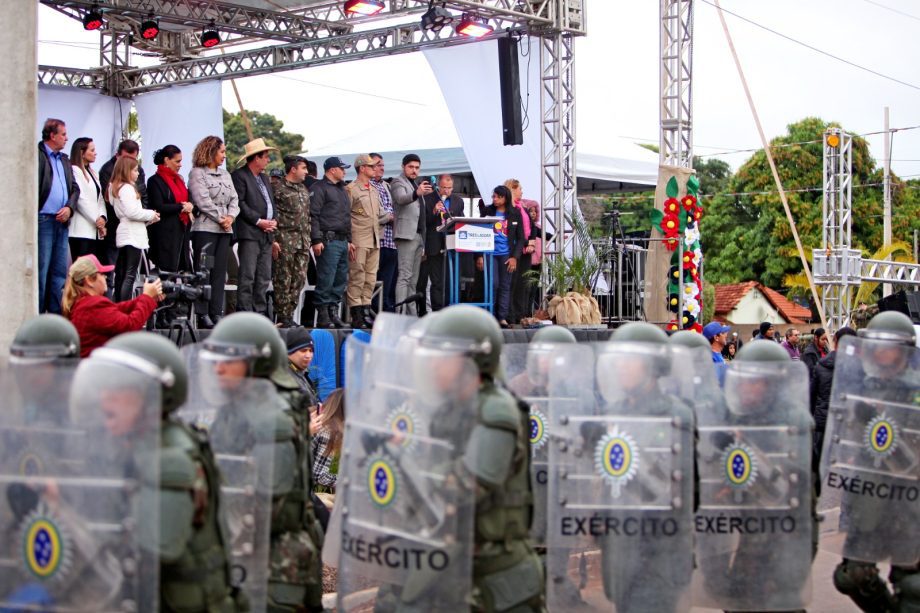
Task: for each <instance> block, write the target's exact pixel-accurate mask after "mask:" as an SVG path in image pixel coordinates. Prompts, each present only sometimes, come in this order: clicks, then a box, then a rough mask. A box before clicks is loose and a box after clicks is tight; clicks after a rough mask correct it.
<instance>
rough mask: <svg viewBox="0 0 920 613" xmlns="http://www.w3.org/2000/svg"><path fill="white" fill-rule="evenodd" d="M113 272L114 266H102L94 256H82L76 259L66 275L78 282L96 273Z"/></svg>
mask: <svg viewBox="0 0 920 613" xmlns="http://www.w3.org/2000/svg"><path fill="white" fill-rule="evenodd" d="M113 270H115V267H114V266H111V265H110V266H103V265H102V264H101V263H100V262H99V259H98V258H97V257H96V256H94V255H84V256H81V257H79V258H77V261H76V262H74V263H73V264H71V265H70V271H69V272H68V273H67V274H69V275H70V278H71V279H73V280H74V282H80V281H82V280H83V279H85V278H86V277H89V276H91V275H95V274H97V273H100V272H101V273H108V272H112V271H113Z"/></svg>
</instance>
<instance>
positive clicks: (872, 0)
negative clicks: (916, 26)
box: [863, 0, 920, 21]
mask: <svg viewBox="0 0 920 613" xmlns="http://www.w3.org/2000/svg"><path fill="white" fill-rule="evenodd" d="M863 2H867V3H869V4H874V5H875V6H877V7H879V8H883V9H885V10H886V11H891V12H892V13H897V14H898V15H903V16H905V17H910V18H911V19H916V20H917V21H920V17H917V16H916V15H911V14H910V13H905V12H904V11H899V10H898V9H895V8H891V7H890V6H885V5H884V4H882V3H881V2H875V1H874V0H863Z"/></svg>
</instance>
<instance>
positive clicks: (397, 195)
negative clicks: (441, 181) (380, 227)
mask: <svg viewBox="0 0 920 613" xmlns="http://www.w3.org/2000/svg"><path fill="white" fill-rule="evenodd" d="M402 167H403V171H402V174H400V175H399V176H398V177H396V178H395V179H393V181H392V183H390V192H391V193H392V194H393V202H394V203H395V204H396V207H395V209H396V211H395V216H396V223H395V227H394V230H393V234H394V236H395V238H396V251H397V257H398V263H397V268H398V271H397V276H396V302H397V303H400V302H402V301H403V300H405V299H406V298H407V297H408V296H409V295H411V294H413V293H414V292H415V286H416V285H417V284H418V273H419V266H420V265H421V263H422V250H423V246H424V242H425V239H424V237H425V211H424V207H423V206H422V204H421V203H422V198H423V197H425V196H427V195H428V194H430V193H431V192H432V191H433V190H432V187H431V183H429V182H428V181H422V182H419V181H418V173H419V171H420V170H421V168H422V162H421V159H420V158H419V157H418V156H417V155H415V154H414V153H410V154H408V155H406V156H405V157H403V159H402ZM403 312H404V313H406V314H409V315H416V314H417V311H416V307H415V304H414V303H410V304H407V305H406V306H405V307H404V309H403Z"/></svg>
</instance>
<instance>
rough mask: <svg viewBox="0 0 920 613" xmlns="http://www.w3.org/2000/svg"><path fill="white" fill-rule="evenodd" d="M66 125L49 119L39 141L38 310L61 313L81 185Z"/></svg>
mask: <svg viewBox="0 0 920 613" xmlns="http://www.w3.org/2000/svg"><path fill="white" fill-rule="evenodd" d="M66 144H67V126H66V125H65V124H64V122H63V121H61V120H60V119H47V120H45V125H44V127H42V142H40V143H38V312H39V313H57V314H60V313H61V296H62V294H63V293H64V281H66V280H67V254H68V243H67V226H68V225H69V224H70V218H71V216H72V215H73V212H74V207H76V205H77V199H78V198H79V197H80V188H79V187H78V186H77V182H76V181H75V180H74V178H73V168H71V166H70V160H69V159H68V157H67V154H65V153H62V151H63V150H64V145H66Z"/></svg>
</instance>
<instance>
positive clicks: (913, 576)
mask: <svg viewBox="0 0 920 613" xmlns="http://www.w3.org/2000/svg"><path fill="white" fill-rule="evenodd" d="M888 579H889V580H890V581H891V586H892V587H893V588H894V597H895V599H896V601H897V605H896V606H895V611H897V613H920V565H918V566H914V567H913V568H909V567H904V566H892V567H891V573H890V574H889V575H888Z"/></svg>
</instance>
